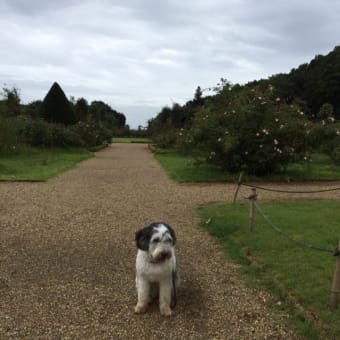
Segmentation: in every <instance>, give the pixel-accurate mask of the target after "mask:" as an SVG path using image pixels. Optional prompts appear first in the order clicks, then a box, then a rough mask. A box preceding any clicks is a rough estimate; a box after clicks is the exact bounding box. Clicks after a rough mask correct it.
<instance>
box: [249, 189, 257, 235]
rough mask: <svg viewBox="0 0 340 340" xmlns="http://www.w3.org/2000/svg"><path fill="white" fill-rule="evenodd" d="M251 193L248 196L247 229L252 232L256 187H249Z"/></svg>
mask: <svg viewBox="0 0 340 340" xmlns="http://www.w3.org/2000/svg"><path fill="white" fill-rule="evenodd" d="M251 191H252V193H251V194H250V196H249V200H250V216H249V218H250V219H249V231H250V232H251V233H252V232H253V229H254V220H255V201H256V198H257V194H256V188H252V189H251Z"/></svg>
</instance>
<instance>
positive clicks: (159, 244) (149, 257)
mask: <svg viewBox="0 0 340 340" xmlns="http://www.w3.org/2000/svg"><path fill="white" fill-rule="evenodd" d="M175 243H176V235H175V232H174V230H173V229H172V228H171V227H170V226H169V225H167V224H166V223H164V222H157V223H152V224H150V225H149V226H147V227H145V228H143V229H141V230H138V231H137V232H136V245H137V248H138V251H137V258H136V288H137V295H138V302H137V305H136V307H135V313H138V314H139V313H144V312H145V311H146V309H147V306H148V304H149V303H150V302H151V301H152V298H154V297H156V296H157V295H158V296H159V308H160V312H161V314H162V315H166V316H170V315H171V314H172V311H171V298H172V297H173V298H174V294H175V289H176V286H177V285H178V275H177V270H176V254H175Z"/></svg>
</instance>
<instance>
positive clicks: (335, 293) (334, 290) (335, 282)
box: [331, 241, 340, 311]
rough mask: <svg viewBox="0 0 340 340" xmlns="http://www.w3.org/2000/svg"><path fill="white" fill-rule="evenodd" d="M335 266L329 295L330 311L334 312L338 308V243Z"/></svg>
mask: <svg viewBox="0 0 340 340" xmlns="http://www.w3.org/2000/svg"><path fill="white" fill-rule="evenodd" d="M335 256H336V264H335V272H334V278H333V286H332V295H331V310H333V311H334V310H335V309H337V307H338V294H339V292H340V241H339V244H338V247H337V250H336V251H335Z"/></svg>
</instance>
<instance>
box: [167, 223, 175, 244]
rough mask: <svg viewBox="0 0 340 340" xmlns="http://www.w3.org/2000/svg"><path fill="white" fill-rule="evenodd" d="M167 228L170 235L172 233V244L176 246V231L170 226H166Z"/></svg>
mask: <svg viewBox="0 0 340 340" xmlns="http://www.w3.org/2000/svg"><path fill="white" fill-rule="evenodd" d="M166 227H167V228H168V230H169V233H170V235H171V237H172V244H173V245H175V244H176V234H175V231H174V230H173V229H172V228H171V227H170V226H169V225H168V224H166Z"/></svg>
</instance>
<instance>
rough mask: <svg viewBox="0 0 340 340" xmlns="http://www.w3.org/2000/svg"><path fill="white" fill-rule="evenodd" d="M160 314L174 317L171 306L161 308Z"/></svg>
mask: <svg viewBox="0 0 340 340" xmlns="http://www.w3.org/2000/svg"><path fill="white" fill-rule="evenodd" d="M160 312H161V314H162V315H164V316H171V315H172V310H171V308H170V307H169V306H161V307H160Z"/></svg>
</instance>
